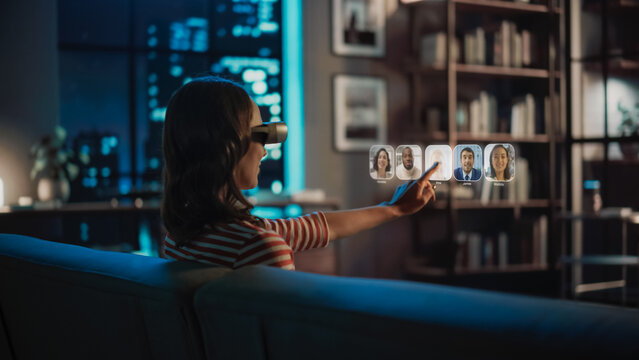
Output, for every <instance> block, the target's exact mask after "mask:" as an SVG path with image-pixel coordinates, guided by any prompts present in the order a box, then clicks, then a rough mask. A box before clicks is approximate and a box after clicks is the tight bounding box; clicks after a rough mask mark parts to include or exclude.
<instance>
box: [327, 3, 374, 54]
mask: <svg viewBox="0 0 639 360" xmlns="http://www.w3.org/2000/svg"><path fill="white" fill-rule="evenodd" d="M385 4H386V0H333V16H332V19H333V52H334V53H335V54H337V55H350V56H371V57H383V56H384V55H385V54H386V6H385Z"/></svg>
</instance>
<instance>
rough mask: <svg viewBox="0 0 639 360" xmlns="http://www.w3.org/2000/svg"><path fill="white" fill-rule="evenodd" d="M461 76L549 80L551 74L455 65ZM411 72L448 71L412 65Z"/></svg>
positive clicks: (541, 70) (439, 67) (498, 67)
mask: <svg viewBox="0 0 639 360" xmlns="http://www.w3.org/2000/svg"><path fill="white" fill-rule="evenodd" d="M453 69H454V70H455V71H456V72H457V74H459V75H460V76H464V75H466V76H469V75H489V76H499V77H521V78H536V79H548V77H549V76H550V72H549V71H548V70H546V69H532V68H518V67H507V66H492V65H474V64H461V63H460V64H454V68H453ZM408 71H409V72H411V73H418V74H421V75H436V74H443V73H444V72H445V71H446V65H426V66H419V65H412V66H409V70H408Z"/></svg>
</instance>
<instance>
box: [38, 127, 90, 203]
mask: <svg viewBox="0 0 639 360" xmlns="http://www.w3.org/2000/svg"><path fill="white" fill-rule="evenodd" d="M66 138H67V132H66V130H64V128H63V127H61V126H56V127H55V130H54V132H53V135H46V136H44V137H43V138H42V139H41V140H40V141H39V142H38V143H36V144H34V145H33V146H32V147H31V157H32V158H33V159H34V162H33V168H32V169H31V179H32V180H36V179H38V199H39V200H40V201H43V202H47V201H59V202H66V201H67V200H69V195H70V193H71V188H70V185H69V181H72V180H74V179H75V178H76V177H77V176H78V173H79V170H80V169H79V167H78V165H76V164H74V163H73V162H72V159H73V158H74V153H73V151H72V150H70V149H67V148H66V146H65V144H66ZM77 160H79V161H80V162H82V163H84V164H88V162H89V156H88V155H86V154H79V156H78V159H77Z"/></svg>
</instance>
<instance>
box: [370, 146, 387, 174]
mask: <svg viewBox="0 0 639 360" xmlns="http://www.w3.org/2000/svg"><path fill="white" fill-rule="evenodd" d="M382 151H383V152H385V153H386V158H388V165H386V171H391V159H390V155H388V151H386V149H384V148H381V149H379V150H377V153H376V154H375V160H374V161H373V169H374V170H375V171H377V170H379V168H378V167H377V159H378V158H379V154H381V153H382Z"/></svg>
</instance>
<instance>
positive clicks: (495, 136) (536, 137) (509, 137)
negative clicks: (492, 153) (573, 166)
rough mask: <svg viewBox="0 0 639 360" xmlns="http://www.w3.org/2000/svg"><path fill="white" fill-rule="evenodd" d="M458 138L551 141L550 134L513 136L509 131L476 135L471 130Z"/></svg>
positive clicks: (459, 134)
mask: <svg viewBox="0 0 639 360" xmlns="http://www.w3.org/2000/svg"><path fill="white" fill-rule="evenodd" d="M457 140H460V141H476V142H496V143H547V142H549V141H550V138H549V137H548V135H544V134H539V135H534V136H525V137H520V136H512V135H511V134H507V133H494V134H486V135H476V134H473V133H469V132H459V133H457Z"/></svg>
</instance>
